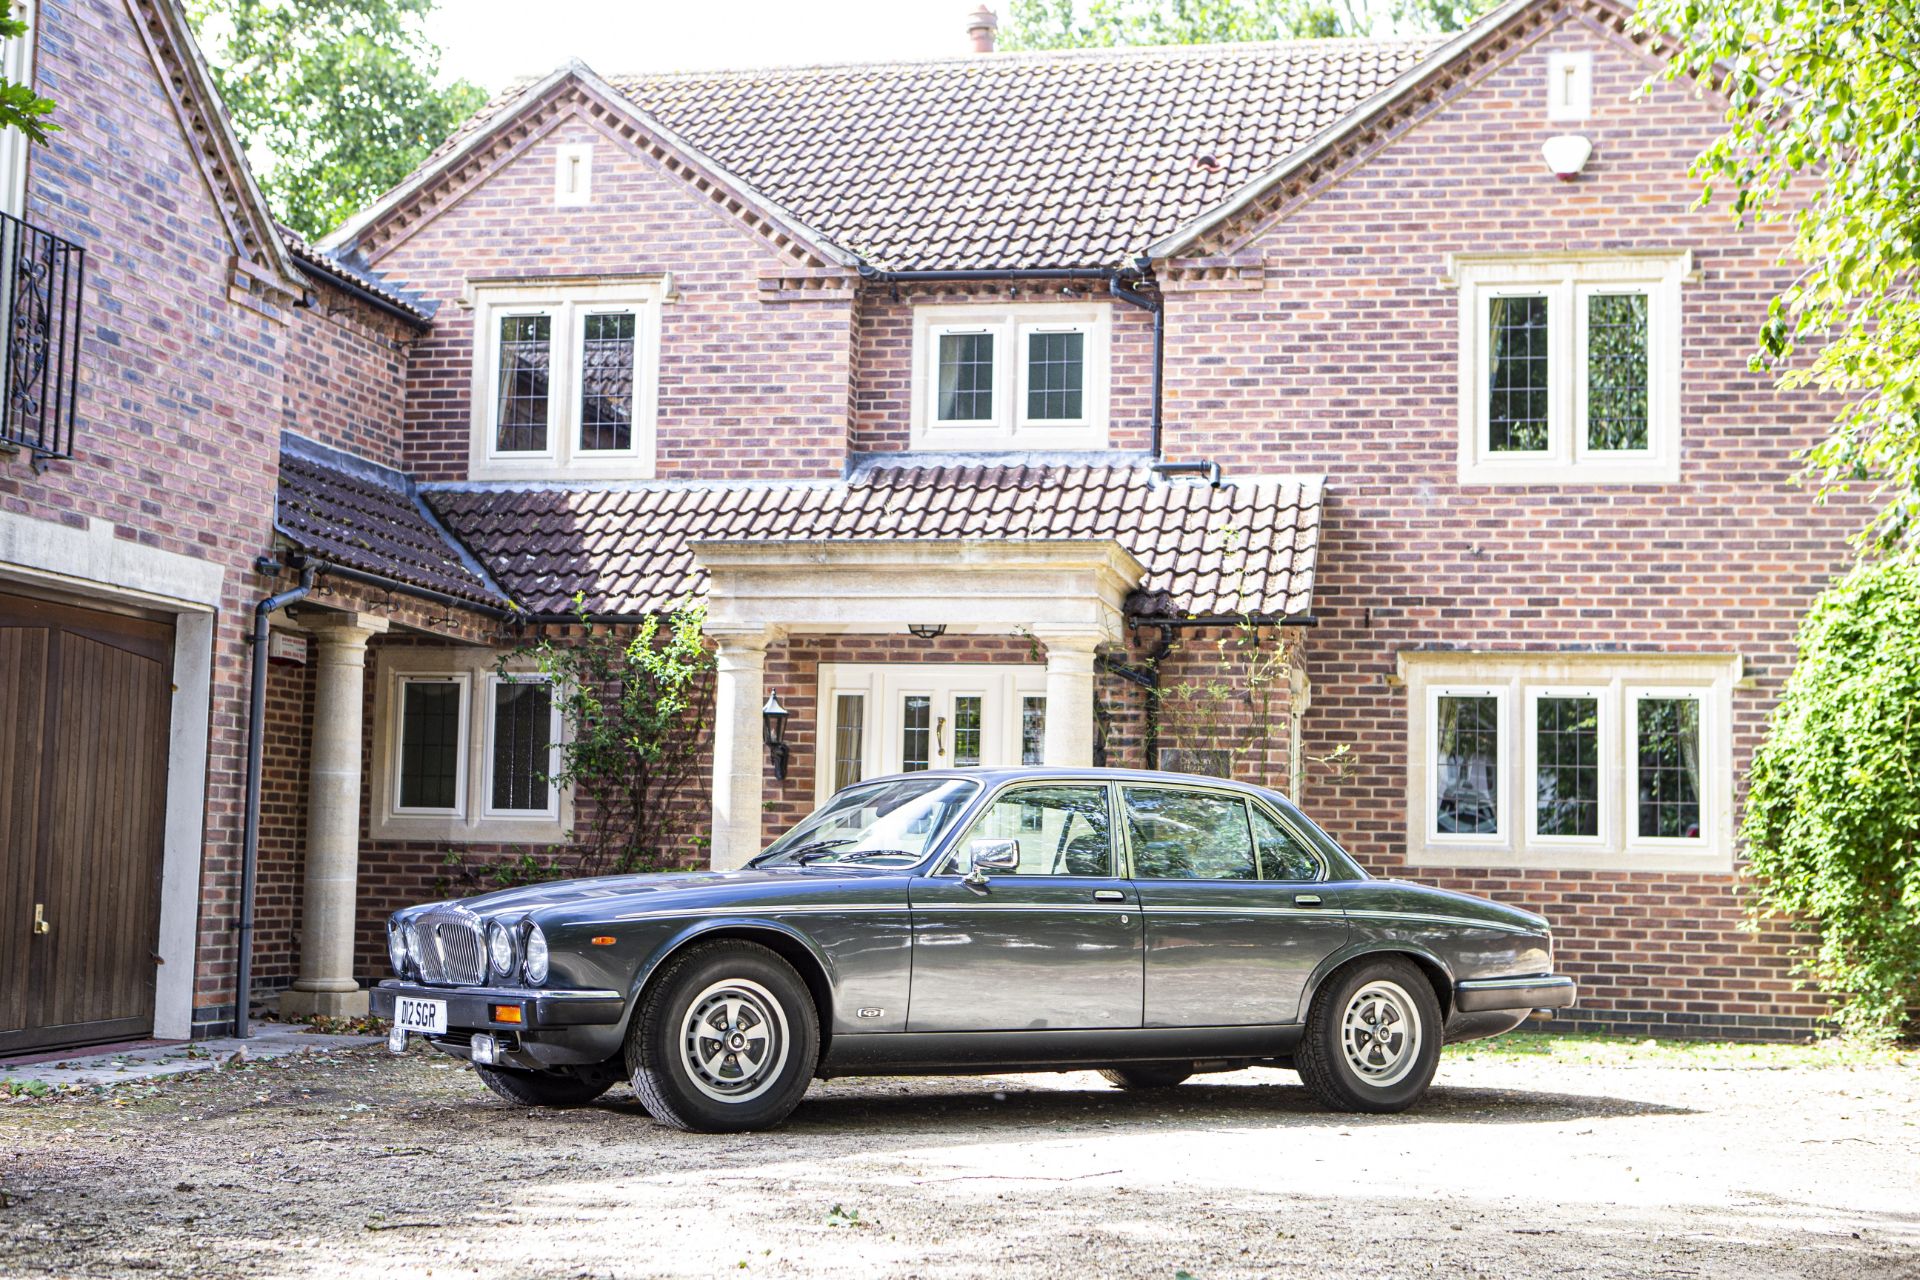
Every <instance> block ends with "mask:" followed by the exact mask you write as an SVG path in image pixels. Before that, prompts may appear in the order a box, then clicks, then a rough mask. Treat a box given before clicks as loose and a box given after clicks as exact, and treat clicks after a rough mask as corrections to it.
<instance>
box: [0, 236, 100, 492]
mask: <svg viewBox="0 0 1920 1280" xmlns="http://www.w3.org/2000/svg"><path fill="white" fill-rule="evenodd" d="M86 269H87V254H86V250H85V249H82V248H81V247H80V246H79V245H77V244H73V243H72V242H70V241H67V240H63V239H61V238H60V237H59V236H56V235H54V234H53V233H52V232H50V231H42V230H41V229H40V228H39V227H36V226H34V225H33V224H32V223H28V222H22V221H21V220H20V219H18V218H16V217H14V216H13V215H11V214H7V213H0V340H4V343H5V359H4V361H0V448H4V447H7V446H11V447H13V448H16V449H25V450H27V451H28V452H29V453H31V454H32V455H33V459H34V462H35V463H36V464H39V463H41V462H43V461H45V460H46V459H48V458H71V457H72V456H73V424H74V413H75V410H76V408H77V402H78V396H79V382H80V300H81V295H82V290H83V289H84V287H85V284H86Z"/></svg>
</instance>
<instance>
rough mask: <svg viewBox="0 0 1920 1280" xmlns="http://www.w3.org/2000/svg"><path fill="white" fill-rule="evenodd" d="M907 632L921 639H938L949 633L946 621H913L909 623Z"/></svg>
mask: <svg viewBox="0 0 1920 1280" xmlns="http://www.w3.org/2000/svg"><path fill="white" fill-rule="evenodd" d="M907 634H908V635H910V636H914V637H916V638H918V639H921V640H938V639H939V638H940V637H941V636H943V635H945V634H947V624H946V623H944V622H913V623H909V624H908V625H907Z"/></svg>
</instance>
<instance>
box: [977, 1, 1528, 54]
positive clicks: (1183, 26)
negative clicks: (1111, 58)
mask: <svg viewBox="0 0 1920 1280" xmlns="http://www.w3.org/2000/svg"><path fill="white" fill-rule="evenodd" d="M1492 2H1493V0H1391V3H1390V4H1387V5H1385V6H1382V5H1379V4H1372V3H1368V0H1012V4H1011V5H1010V6H1009V7H1008V11H1007V20H1006V21H1005V22H1004V23H1002V24H1001V28H1000V32H1001V34H1000V47H1001V48H1003V49H1083V48H1096V47H1105V46H1109V45H1143V44H1231V43H1236V42H1239V41H1244V40H1288V39H1295V38H1300V37H1318V36H1355V35H1376V34H1385V33H1386V32H1387V31H1388V30H1392V31H1397V32H1403V33H1413V32H1421V31H1457V30H1459V29H1460V28H1461V27H1463V26H1465V25H1466V24H1467V23H1469V22H1471V21H1473V19H1475V18H1477V17H1479V16H1480V14H1482V13H1483V12H1485V11H1486V10H1487V9H1488V8H1489V7H1490V6H1491V4H1492Z"/></svg>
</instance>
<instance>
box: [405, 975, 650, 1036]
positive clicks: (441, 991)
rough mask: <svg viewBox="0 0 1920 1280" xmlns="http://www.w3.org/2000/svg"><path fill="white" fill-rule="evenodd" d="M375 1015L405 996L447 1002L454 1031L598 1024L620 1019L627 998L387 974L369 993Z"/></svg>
mask: <svg viewBox="0 0 1920 1280" xmlns="http://www.w3.org/2000/svg"><path fill="white" fill-rule="evenodd" d="M369 994H370V996H371V998H372V1004H373V1014H374V1016H375V1017H378V1018H391V1017H393V1004H394V1001H395V1000H396V999H398V998H399V997H401V996H409V997H413V998H416V999H420V1000H444V1001H446V1003H447V1028H448V1029H449V1030H452V1029H454V1028H459V1029H461V1030H471V1031H490V1030H493V1029H494V1028H496V1027H497V1028H499V1029H501V1030H504V1031H538V1030H540V1029H542V1028H545V1027H599V1026H608V1025H611V1024H613V1023H617V1022H619V1021H620V1019H621V1018H622V1017H624V1016H625V1014H626V1008H627V998H626V997H625V996H624V995H622V994H621V993H620V992H618V991H540V990H530V989H528V988H526V987H430V986H427V985H426V984H424V983H419V982H402V981H400V980H399V979H397V978H388V979H387V980H386V981H384V982H382V983H381V984H380V985H379V986H377V987H375V988H374V989H373V990H372V992H370V993H369ZM500 1006H506V1007H510V1008H514V1009H517V1010H519V1013H520V1019H519V1021H517V1022H516V1021H513V1020H511V1019H503V1018H496V1017H494V1014H495V1012H497V1010H498V1007H500Z"/></svg>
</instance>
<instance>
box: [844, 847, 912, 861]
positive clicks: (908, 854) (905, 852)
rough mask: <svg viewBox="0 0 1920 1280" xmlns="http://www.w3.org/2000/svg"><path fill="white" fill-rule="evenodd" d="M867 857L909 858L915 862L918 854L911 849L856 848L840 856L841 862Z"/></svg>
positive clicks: (861, 859)
mask: <svg viewBox="0 0 1920 1280" xmlns="http://www.w3.org/2000/svg"><path fill="white" fill-rule="evenodd" d="M869 858H910V859H912V860H913V861H915V862H918V861H919V860H920V855H919V854H917V853H915V852H913V850H911V849H856V850H854V851H853V852H852V853H849V854H847V855H846V856H845V857H843V858H841V859H840V861H842V862H865V861H867V859H869Z"/></svg>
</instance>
